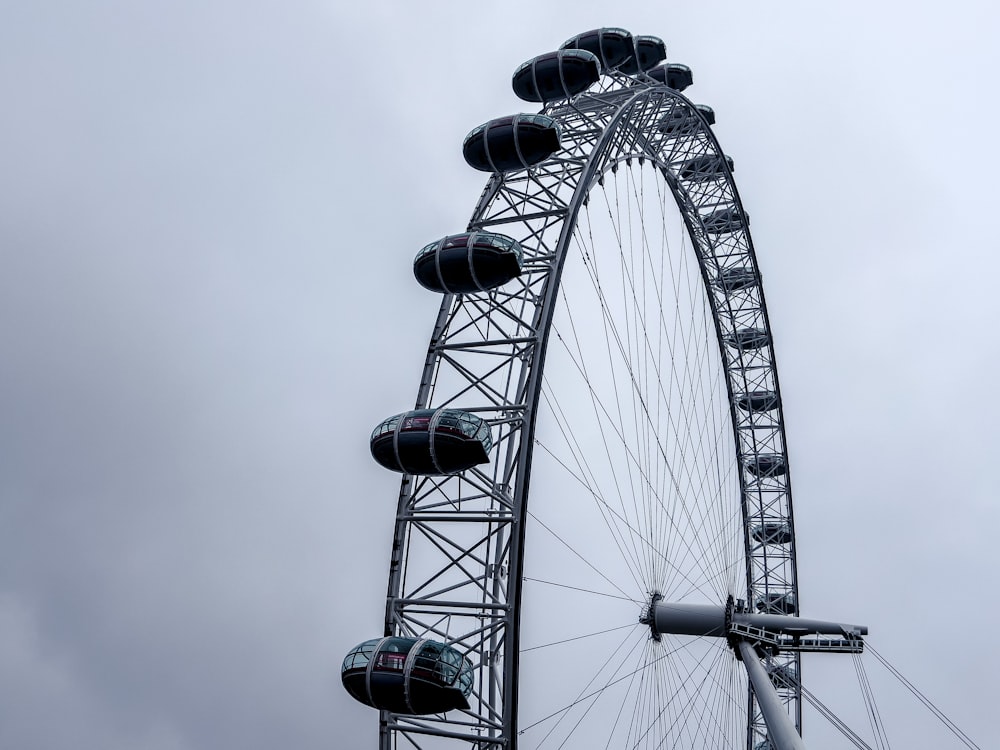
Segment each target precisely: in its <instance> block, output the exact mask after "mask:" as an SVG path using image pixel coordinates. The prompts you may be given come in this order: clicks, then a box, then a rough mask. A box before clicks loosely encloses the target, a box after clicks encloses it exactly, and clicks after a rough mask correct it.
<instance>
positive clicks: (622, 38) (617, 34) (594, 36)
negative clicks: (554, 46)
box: [559, 28, 635, 70]
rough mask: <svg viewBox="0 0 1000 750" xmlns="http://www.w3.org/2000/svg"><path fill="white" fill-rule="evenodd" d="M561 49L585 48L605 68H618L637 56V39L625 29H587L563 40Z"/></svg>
mask: <svg viewBox="0 0 1000 750" xmlns="http://www.w3.org/2000/svg"><path fill="white" fill-rule="evenodd" d="M559 49H585V50H587V51H588V52H592V53H593V54H595V55H596V56H597V59H598V60H600V61H601V66H602V67H603V68H604V70H611V69H612V68H617V67H618V66H619V65H621V64H622V63H624V62H625V61H627V60H628V59H629V58H631V57H635V41H634V40H633V39H632V35H631V34H630V33H629V32H627V31H625V29H617V28H604V29H594V30H592V31H585V32H583V33H582V34H577V35H576V36H575V37H573V38H572V39H567V40H566V41H565V42H563V44H562V46H561V47H560V48H559Z"/></svg>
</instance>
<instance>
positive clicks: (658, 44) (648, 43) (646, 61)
mask: <svg viewBox="0 0 1000 750" xmlns="http://www.w3.org/2000/svg"><path fill="white" fill-rule="evenodd" d="M633 39H634V40H635V51H634V52H633V53H632V56H631V57H629V58H627V59H626V60H625V62H623V63H622V64H621V65H620V66H619V68H618V70H620V71H621V72H622V73H628V74H629V75H635V74H637V73H640V72H643V71H647V70H649V69H650V68H653V67H655V66H657V65H659V64H660V63H661V62H663V61H664V60H666V59H667V45H666V44H664V42H663V40H662V39H660V37H658V36H637V37H633Z"/></svg>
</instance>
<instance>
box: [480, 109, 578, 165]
mask: <svg viewBox="0 0 1000 750" xmlns="http://www.w3.org/2000/svg"><path fill="white" fill-rule="evenodd" d="M559 138H560V131H559V125H558V124H557V123H556V121H555V120H553V119H552V118H551V117H546V116H545V115H526V114H521V115H511V116H509V117H499V118H497V119H496V120H490V121H489V122H487V123H484V124H482V125H480V126H479V127H478V128H476V129H475V130H473V131H472V132H471V133H469V134H468V135H467V136H465V142H464V143H463V144H462V155H463V156H464V157H465V161H466V162H467V163H468V164H469V166H470V167H472V168H473V169H478V170H480V171H481V172H510V171H511V170H514V169H528V168H529V167H533V166H534V165H535V164H539V163H540V162H543V161H545V160H546V159H548V158H549V157H550V156H552V154H554V153H555V152H556V151H558V150H559V149H560V148H561V146H560V144H559Z"/></svg>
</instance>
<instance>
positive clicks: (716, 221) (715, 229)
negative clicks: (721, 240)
mask: <svg viewBox="0 0 1000 750" xmlns="http://www.w3.org/2000/svg"><path fill="white" fill-rule="evenodd" d="M701 220H702V221H703V222H704V224H705V231H706V232H708V233H709V234H729V233H730V232H735V231H736V230H737V229H739V228H740V227H741V226H742V223H743V221H746V223H747V224H749V223H750V217H749V216H747V215H746V214H741V213H740V210H739V209H738V208H720V209H719V210H718V211H713V212H712V213H710V214H705V215H704V216H702V217H701Z"/></svg>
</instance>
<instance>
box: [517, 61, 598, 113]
mask: <svg viewBox="0 0 1000 750" xmlns="http://www.w3.org/2000/svg"><path fill="white" fill-rule="evenodd" d="M600 78H601V61H600V60H598V59H597V56H596V55H595V54H594V53H592V52H588V51H587V50H585V49H561V50H557V51H556V52H547V53H545V54H544V55H539V56H538V57H535V58H532V59H531V60H528V61H527V62H525V63H521V65H520V67H518V69H517V70H516V71H514V77H513V79H512V80H511V85H512V86H513V88H514V93H515V94H517V95H518V96H519V97H520V98H521V99H524V100H525V101H528V102H550V101H556V100H559V99H570V98H572V97H574V96H576V95H577V94H580V93H583V92H584V91H586V90H587V89H589V88H590V87H591V86H593V85H594V84H595V83H597V82H598V81H599V80H600Z"/></svg>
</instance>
